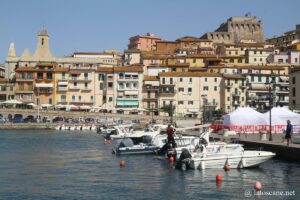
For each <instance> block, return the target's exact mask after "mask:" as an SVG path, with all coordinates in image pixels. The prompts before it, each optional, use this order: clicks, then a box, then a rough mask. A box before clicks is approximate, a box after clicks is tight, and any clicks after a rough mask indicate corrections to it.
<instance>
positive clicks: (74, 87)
mask: <svg viewBox="0 0 300 200" xmlns="http://www.w3.org/2000/svg"><path fill="white" fill-rule="evenodd" d="M69 90H80V88H79V87H78V86H70V87H69Z"/></svg>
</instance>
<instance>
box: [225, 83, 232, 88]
mask: <svg viewBox="0 0 300 200" xmlns="http://www.w3.org/2000/svg"><path fill="white" fill-rule="evenodd" d="M232 86H233V83H231V84H226V85H225V87H226V88H231V87H232Z"/></svg>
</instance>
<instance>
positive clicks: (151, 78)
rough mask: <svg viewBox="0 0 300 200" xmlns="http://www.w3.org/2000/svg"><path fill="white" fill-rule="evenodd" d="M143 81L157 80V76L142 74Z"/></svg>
mask: <svg viewBox="0 0 300 200" xmlns="http://www.w3.org/2000/svg"><path fill="white" fill-rule="evenodd" d="M144 81H159V78H158V76H144Z"/></svg>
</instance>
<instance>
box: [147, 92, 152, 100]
mask: <svg viewBox="0 0 300 200" xmlns="http://www.w3.org/2000/svg"><path fill="white" fill-rule="evenodd" d="M150 97H151V92H150V91H148V92H147V98H148V99H150Z"/></svg>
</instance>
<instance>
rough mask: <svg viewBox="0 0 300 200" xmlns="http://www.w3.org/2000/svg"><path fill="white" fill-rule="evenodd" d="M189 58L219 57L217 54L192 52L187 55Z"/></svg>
mask: <svg viewBox="0 0 300 200" xmlns="http://www.w3.org/2000/svg"><path fill="white" fill-rule="evenodd" d="M186 57H187V58H217V56H216V55H212V54H190V55H187V56H186Z"/></svg>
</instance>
